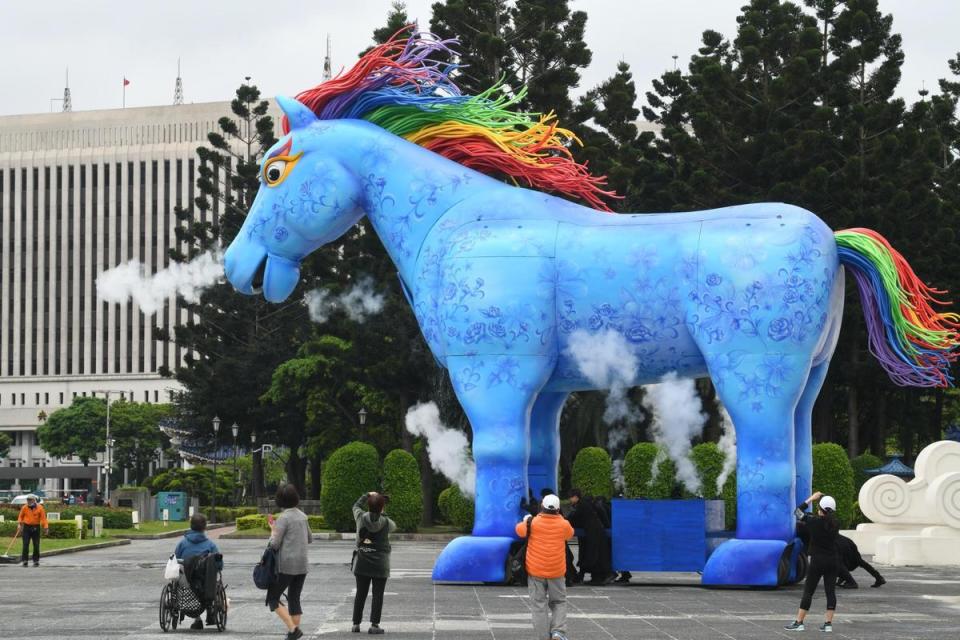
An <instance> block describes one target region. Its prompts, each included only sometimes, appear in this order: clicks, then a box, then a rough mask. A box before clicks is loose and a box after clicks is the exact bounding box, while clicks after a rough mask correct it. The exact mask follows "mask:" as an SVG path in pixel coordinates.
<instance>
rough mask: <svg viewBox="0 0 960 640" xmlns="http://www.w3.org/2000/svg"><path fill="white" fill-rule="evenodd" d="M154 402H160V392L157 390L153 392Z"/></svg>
mask: <svg viewBox="0 0 960 640" xmlns="http://www.w3.org/2000/svg"><path fill="white" fill-rule="evenodd" d="M153 401H154V402H160V392H159V391H157V390H156V389H154V390H153Z"/></svg>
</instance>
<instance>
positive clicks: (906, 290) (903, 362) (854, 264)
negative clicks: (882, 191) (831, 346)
mask: <svg viewBox="0 0 960 640" xmlns="http://www.w3.org/2000/svg"><path fill="white" fill-rule="evenodd" d="M834 237H835V238H836V240H837V251H838V253H839V257H840V262H841V263H842V264H843V265H845V266H847V267H849V268H850V270H851V271H852V272H853V275H854V276H855V277H856V279H857V288H858V289H859V290H860V299H861V304H862V305H863V313H864V316H865V317H866V320H867V333H868V335H869V337H870V352H871V353H872V354H873V355H874V356H876V358H877V360H879V361H880V364H881V366H883V368H884V369H886V371H887V373H888V374H889V375H890V378H891V379H892V380H893V381H894V382H895V383H896V384H898V385H901V386H913V387H947V386H952V385H953V377H952V376H951V375H950V365H951V364H952V363H953V362H954V361H955V360H956V359H957V355H958V354H957V348H958V346H960V334H958V330H960V316H958V315H957V314H955V313H939V312H937V311H936V310H934V308H933V305H939V306H944V305H948V304H950V303H949V302H943V301H941V300H938V299H937V298H936V297H934V296H935V295H940V294H943V293H945V292H944V291H938V290H937V289H932V288H930V287H928V286H927V285H926V284H924V283H923V282H922V281H921V280H920V278H918V277H917V275H916V274H915V273H914V272H913V269H911V268H910V265H909V264H907V261H906V260H905V259H904V257H903V256H902V255H900V254H899V253H898V252H897V250H896V249H894V248H893V247H891V246H890V243H889V242H887V240H886V238H884V237H883V236H881V235H880V234H879V233H877V232H876V231H871V230H870V229H845V230H843V231H837V232H836V233H835V234H834Z"/></svg>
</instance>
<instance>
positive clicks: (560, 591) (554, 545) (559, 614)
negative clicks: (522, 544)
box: [516, 494, 573, 640]
mask: <svg viewBox="0 0 960 640" xmlns="http://www.w3.org/2000/svg"><path fill="white" fill-rule="evenodd" d="M531 518H532V519H531ZM528 521H529V522H528ZM528 524H529V526H528ZM516 531H517V535H518V536H520V537H521V538H526V537H527V532H528V531H529V534H530V537H529V538H528V539H527V554H526V562H525V566H526V569H527V589H528V590H529V593H530V609H531V611H532V614H533V629H534V632H535V633H536V635H537V638H539V639H540V640H546V639H548V638H549V639H550V640H567V585H566V581H565V576H566V572H567V556H566V546H567V540H569V539H570V538H572V537H573V526H572V525H571V524H570V523H569V522H567V519H566V518H564V517H563V516H562V515H561V514H560V498H558V497H557V496H555V495H553V494H551V495H548V496H544V498H543V500H542V502H541V503H540V513H539V514H537V516H535V517H534V516H530V515H529V514H528V515H526V516H524V518H523V521H522V522H519V523H517V527H516ZM548 609H549V611H548Z"/></svg>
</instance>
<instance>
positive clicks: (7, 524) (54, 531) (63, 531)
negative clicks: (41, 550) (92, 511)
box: [0, 520, 90, 547]
mask: <svg viewBox="0 0 960 640" xmlns="http://www.w3.org/2000/svg"><path fill="white" fill-rule="evenodd" d="M48 524H49V525H50V533H49V534H46V537H47V538H60V539H69V538H76V537H77V523H76V521H74V520H59V521H56V520H55V521H52V522H49V523H48ZM89 525H90V523H89V521H87V520H84V521H83V529H81V530H80V533H81V536H82V537H84V538H87V537H89V536H90V533H89V532H88V531H87V527H88V526H89ZM16 530H17V523H16V521H13V522H11V521H10V520H6V521H4V522H0V537H5V538H11V537H13V534H14V533H15V532H16ZM41 535H43V534H41ZM7 542H8V543H9V540H8V541H7ZM40 546H41V547H42V546H43V543H40Z"/></svg>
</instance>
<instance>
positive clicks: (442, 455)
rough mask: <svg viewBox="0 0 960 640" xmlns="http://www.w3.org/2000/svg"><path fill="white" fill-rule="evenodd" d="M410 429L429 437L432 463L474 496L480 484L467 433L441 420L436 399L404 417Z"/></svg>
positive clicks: (411, 409) (429, 454)
mask: <svg viewBox="0 0 960 640" xmlns="http://www.w3.org/2000/svg"><path fill="white" fill-rule="evenodd" d="M404 422H405V424H406V427H407V431H409V432H410V433H412V434H413V435H415V436H420V437H423V438H425V439H426V440H427V455H428V456H429V458H430V466H431V467H433V469H434V470H436V471H439V472H440V473H442V474H443V475H444V476H445V477H446V478H447V479H448V480H450V482H453V483H456V485H457V486H458V487H460V490H461V491H462V492H463V493H464V495H468V496H470V497H473V496H474V495H475V492H476V485H477V465H476V463H475V462H474V461H473V460H472V459H471V458H470V456H469V453H468V452H469V444H468V443H467V436H466V435H465V434H464V433H463V432H461V431H457V430H456V429H451V428H449V427H447V426H446V425H444V424H443V422H441V421H440V409H439V408H437V405H436V403H434V402H427V403H420V404H417V405H416V406H413V407H410V409H408V410H407V415H406V417H405V418H404Z"/></svg>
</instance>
